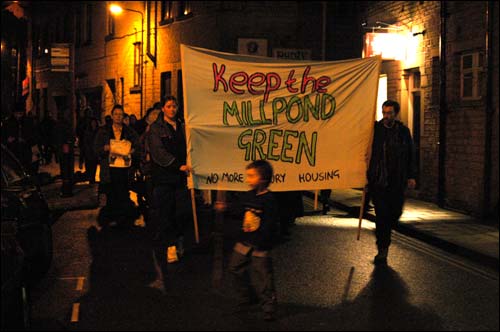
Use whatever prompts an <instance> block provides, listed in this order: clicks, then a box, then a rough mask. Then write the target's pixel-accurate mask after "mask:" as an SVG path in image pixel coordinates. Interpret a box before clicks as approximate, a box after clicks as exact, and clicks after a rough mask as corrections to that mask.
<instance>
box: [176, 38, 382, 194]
mask: <svg viewBox="0 0 500 332" xmlns="http://www.w3.org/2000/svg"><path fill="white" fill-rule="evenodd" d="M181 59H182V76H183V77H182V78H183V90H184V108H185V109H184V113H185V121H186V139H187V150H188V151H187V152H188V164H190V165H191V166H192V167H193V171H194V174H193V176H192V177H190V181H189V187H190V188H196V189H217V190H234V191H244V190H248V186H247V185H246V184H245V175H244V174H245V166H246V165H247V164H248V163H250V162H251V161H253V160H257V159H266V160H268V161H269V162H270V163H271V164H272V166H273V168H274V173H275V174H274V178H273V182H272V184H271V189H272V190H273V191H288V190H313V189H326V188H328V189H332V188H352V187H363V186H364V185H365V182H366V169H367V153H368V152H369V147H370V143H371V139H372V136H373V128H374V126H373V124H374V121H375V107H376V106H375V105H376V98H377V89H378V78H379V71H380V61H381V60H380V57H372V58H366V59H353V60H343V61H331V62H324V61H323V62H319V61H295V62H290V61H284V60H280V59H273V58H266V57H256V56H246V55H236V54H229V53H222V52H216V51H211V50H207V49H202V48H196V47H191V46H186V45H181Z"/></svg>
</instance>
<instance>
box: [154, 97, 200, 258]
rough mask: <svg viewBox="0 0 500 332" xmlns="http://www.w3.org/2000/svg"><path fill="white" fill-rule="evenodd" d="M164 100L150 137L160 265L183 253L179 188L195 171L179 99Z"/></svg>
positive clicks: (157, 250)
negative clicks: (188, 159)
mask: <svg viewBox="0 0 500 332" xmlns="http://www.w3.org/2000/svg"><path fill="white" fill-rule="evenodd" d="M161 103H162V112H160V114H159V115H158V117H157V119H156V121H155V122H154V123H153V124H152V125H151V128H150V130H149V132H148V133H147V136H146V150H147V151H149V155H150V158H151V176H152V180H153V181H152V182H153V208H152V215H153V217H152V222H153V225H152V230H153V233H154V235H153V239H154V242H155V243H154V247H155V253H156V254H157V256H158V258H159V262H160V264H162V263H163V262H164V261H165V260H166V261H167V262H168V263H174V262H176V261H178V259H179V256H182V254H183V229H182V222H181V220H180V219H181V218H177V216H176V210H177V203H176V191H179V190H181V189H183V188H185V187H186V175H187V174H188V173H189V172H190V170H191V167H189V166H187V165H186V138H185V132H184V125H183V124H182V122H181V121H179V119H178V118H177V110H178V109H177V107H178V104H177V99H176V98H175V97H173V96H167V97H165V98H163V99H162V102H161ZM165 249H166V250H165ZM165 254H166V255H165ZM163 255H165V256H163ZM162 266H163V264H162Z"/></svg>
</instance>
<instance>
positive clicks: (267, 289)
mask: <svg viewBox="0 0 500 332" xmlns="http://www.w3.org/2000/svg"><path fill="white" fill-rule="evenodd" d="M261 253H264V255H261ZM256 255H258V256H256ZM229 272H230V273H231V275H232V276H233V282H234V287H235V290H236V292H237V294H238V296H239V298H240V300H241V302H249V301H250V300H251V298H250V287H251V284H250V280H251V276H255V280H253V284H254V286H255V291H256V292H257V295H258V296H259V299H260V304H261V306H262V310H263V311H264V312H267V313H274V312H275V310H276V290H275V287H274V276H273V264H272V259H271V257H269V256H268V255H267V252H259V251H253V250H250V251H248V252H247V253H246V255H244V254H242V253H241V251H240V252H238V251H237V249H236V247H235V251H233V254H232V256H231V260H230V262H229Z"/></svg>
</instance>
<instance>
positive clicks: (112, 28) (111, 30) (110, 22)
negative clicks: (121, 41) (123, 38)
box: [108, 13, 116, 36]
mask: <svg viewBox="0 0 500 332" xmlns="http://www.w3.org/2000/svg"><path fill="white" fill-rule="evenodd" d="M115 31H116V30H115V17H114V16H113V15H112V14H109V13H108V36H114V35H115Z"/></svg>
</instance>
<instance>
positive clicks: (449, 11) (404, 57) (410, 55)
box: [365, 1, 499, 222]
mask: <svg viewBox="0 0 500 332" xmlns="http://www.w3.org/2000/svg"><path fill="white" fill-rule="evenodd" d="M365 20H366V21H365V23H366V24H365V27H366V29H367V31H368V32H375V34H373V38H387V40H389V41H399V42H398V43H397V44H396V43H395V42H389V45H387V50H382V51H383V52H387V55H386V56H383V58H385V59H386V60H384V61H383V66H382V73H381V74H382V77H381V84H380V86H381V87H380V90H379V92H380V91H382V92H384V91H383V90H385V91H386V96H387V98H389V99H393V100H396V101H398V102H399V103H400V104H401V119H402V121H403V122H404V123H406V124H407V125H408V126H409V128H410V130H411V131H412V134H413V136H414V139H415V142H416V143H417V147H418V151H417V152H418V157H417V158H418V167H419V179H418V180H419V181H418V183H419V187H418V189H417V190H416V191H415V193H414V194H415V195H416V196H417V197H419V198H421V199H425V200H429V201H433V202H437V203H439V204H440V205H441V206H444V207H448V208H454V209H458V210H462V211H466V212H469V213H472V214H474V215H477V216H483V217H484V216H487V215H490V216H491V215H496V216H497V220H496V222H498V192H499V188H498V3H497V2H490V3H488V2H485V1H484V2H466V1H452V2H438V1H385V2H383V1H382V2H370V3H368V5H367V8H366V14H365ZM488 21H490V23H491V25H490V26H489V25H488ZM368 35H369V34H367V36H368ZM389 35H392V36H391V38H389V37H390V36H389ZM394 36H397V37H394ZM373 38H372V39H370V38H365V43H367V45H368V43H371V44H373V43H374V40H373ZM393 38H395V39H393ZM397 38H399V39H397ZM487 38H490V40H491V41H492V43H491V44H490V48H491V49H490V52H488V47H487ZM383 41H384V39H382V42H383ZM377 42H379V44H380V45H382V44H383V43H382V42H381V41H378V40H377ZM441 43H442V44H441ZM441 45H442V46H443V47H442V48H441ZM381 48H382V49H383V48H384V46H381ZM395 48H398V49H400V50H401V51H402V53H397V52H396V54H394V53H395V52H394V49H395ZM405 49H406V52H404V50H405ZM365 51H368V52H371V53H374V52H373V50H371V49H366V48H365ZM391 51H392V53H391ZM488 66H490V69H488ZM490 98H491V99H490Z"/></svg>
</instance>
